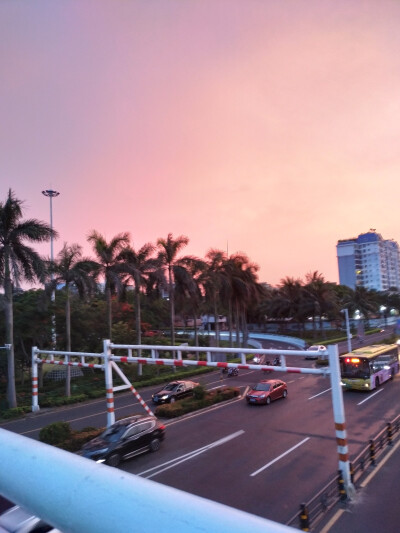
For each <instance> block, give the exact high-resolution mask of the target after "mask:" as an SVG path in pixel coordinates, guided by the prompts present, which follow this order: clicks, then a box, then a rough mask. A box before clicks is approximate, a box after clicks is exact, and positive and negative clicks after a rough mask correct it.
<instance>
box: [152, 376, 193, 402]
mask: <svg viewBox="0 0 400 533" xmlns="http://www.w3.org/2000/svg"><path fill="white" fill-rule="evenodd" d="M198 385H199V384H198V383H195V382H194V381H171V383H168V385H166V386H165V387H164V388H163V389H162V390H160V391H158V392H156V393H155V394H153V396H152V400H153V403H156V404H161V403H173V402H175V401H176V400H180V399H181V398H185V397H186V396H192V395H193V389H194V388H195V387H197V386H198Z"/></svg>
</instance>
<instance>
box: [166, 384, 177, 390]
mask: <svg viewBox="0 0 400 533" xmlns="http://www.w3.org/2000/svg"><path fill="white" fill-rule="evenodd" d="M177 386H178V383H168V385H167V386H166V387H164V390H175V389H176V387H177Z"/></svg>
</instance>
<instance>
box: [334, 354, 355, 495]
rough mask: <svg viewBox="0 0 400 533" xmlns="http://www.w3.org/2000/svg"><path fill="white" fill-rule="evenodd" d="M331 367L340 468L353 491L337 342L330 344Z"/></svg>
mask: <svg viewBox="0 0 400 533" xmlns="http://www.w3.org/2000/svg"><path fill="white" fill-rule="evenodd" d="M328 354H329V369H330V378H331V387H332V406H333V418H334V422H335V432H336V444H337V451H338V456H339V470H340V471H341V473H342V477H343V481H344V484H345V488H346V492H347V494H348V495H349V496H350V494H349V492H350V491H351V492H352V489H353V485H352V483H351V475H350V462H349V448H348V445H347V435H346V421H345V416H344V404H343V390H342V385H341V379H340V365H339V350H338V346H337V344H335V345H331V346H328Z"/></svg>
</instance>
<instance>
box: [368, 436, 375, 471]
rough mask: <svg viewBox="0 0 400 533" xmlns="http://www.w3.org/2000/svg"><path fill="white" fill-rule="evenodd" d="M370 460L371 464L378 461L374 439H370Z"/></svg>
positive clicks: (373, 464)
mask: <svg viewBox="0 0 400 533" xmlns="http://www.w3.org/2000/svg"><path fill="white" fill-rule="evenodd" d="M369 460H370V464H371V466H375V465H376V462H375V444H374V441H373V440H372V439H371V440H370V441H369Z"/></svg>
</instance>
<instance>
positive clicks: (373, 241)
mask: <svg viewBox="0 0 400 533" xmlns="http://www.w3.org/2000/svg"><path fill="white" fill-rule="evenodd" d="M336 251H337V259H338V267H339V283H340V284H341V285H347V286H348V287H350V288H352V289H355V288H356V287H357V286H361V287H365V288H366V289H375V290H377V291H387V290H389V288H390V287H396V288H397V289H400V252H399V245H398V244H397V242H395V241H393V240H385V239H383V238H382V235H380V234H379V233H376V231H375V230H374V229H371V230H370V231H369V232H368V233H361V234H360V235H359V236H358V237H356V238H352V239H344V240H340V241H338V243H337V245H336Z"/></svg>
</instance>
